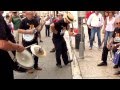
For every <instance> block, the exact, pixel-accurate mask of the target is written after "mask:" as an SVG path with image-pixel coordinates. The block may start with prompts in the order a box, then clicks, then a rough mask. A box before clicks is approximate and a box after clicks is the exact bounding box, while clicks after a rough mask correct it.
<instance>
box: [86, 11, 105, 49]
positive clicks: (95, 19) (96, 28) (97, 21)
mask: <svg viewBox="0 0 120 90" xmlns="http://www.w3.org/2000/svg"><path fill="white" fill-rule="evenodd" d="M103 23H104V18H103V16H102V14H101V13H100V12H99V11H95V12H94V13H93V14H91V15H90V17H89V18H88V21H87V25H88V27H89V28H91V38H90V48H89V50H92V47H93V40H94V37H95V33H97V37H98V49H100V48H101V33H100V30H101V28H102V26H103Z"/></svg>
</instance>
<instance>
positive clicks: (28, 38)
mask: <svg viewBox="0 0 120 90" xmlns="http://www.w3.org/2000/svg"><path fill="white" fill-rule="evenodd" d="M23 39H24V40H25V41H27V42H30V41H32V40H33V39H34V34H23Z"/></svg>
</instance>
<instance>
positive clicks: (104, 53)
mask: <svg viewBox="0 0 120 90" xmlns="http://www.w3.org/2000/svg"><path fill="white" fill-rule="evenodd" d="M108 51H109V50H108V48H107V46H104V47H103V51H102V61H103V62H105V63H106V62H107V56H108ZM112 52H113V54H114V55H115V52H117V49H114V50H112Z"/></svg>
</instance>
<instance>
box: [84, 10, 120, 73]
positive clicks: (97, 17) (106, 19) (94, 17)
mask: <svg viewBox="0 0 120 90" xmlns="http://www.w3.org/2000/svg"><path fill="white" fill-rule="evenodd" d="M86 23H87V26H88V35H89V42H90V48H89V50H92V48H93V41H94V40H95V33H97V37H98V48H99V49H102V48H103V50H102V57H101V60H102V62H101V63H100V64H98V66H107V57H108V51H112V52H113V60H117V59H118V60H117V63H114V64H115V66H114V67H113V68H118V67H119V66H120V60H119V59H120V58H119V57H116V56H118V55H119V54H118V53H117V52H118V51H119V48H118V47H119V46H120V36H119V33H120V13H119V11H105V12H104V16H103V15H102V14H101V13H100V12H99V11H88V12H87V13H86ZM101 30H102V33H103V34H104V38H103V40H102V41H101ZM114 62H116V61H114ZM119 74H120V70H119V69H118V71H117V72H116V73H115V75H119Z"/></svg>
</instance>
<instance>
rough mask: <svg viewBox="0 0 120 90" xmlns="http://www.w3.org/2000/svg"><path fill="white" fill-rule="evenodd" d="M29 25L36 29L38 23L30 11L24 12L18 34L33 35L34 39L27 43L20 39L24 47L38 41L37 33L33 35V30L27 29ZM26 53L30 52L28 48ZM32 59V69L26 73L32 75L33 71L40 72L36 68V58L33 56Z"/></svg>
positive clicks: (38, 68)
mask: <svg viewBox="0 0 120 90" xmlns="http://www.w3.org/2000/svg"><path fill="white" fill-rule="evenodd" d="M30 25H33V26H34V27H37V26H38V25H39V23H38V21H37V20H36V19H34V13H33V12H32V11H26V18H25V19H23V20H22V22H21V25H20V28H19V30H18V32H19V33H22V34H34V35H35V38H34V40H32V41H30V42H27V41H25V40H24V39H22V44H23V46H25V47H26V46H29V45H32V44H35V43H37V44H38V40H37V38H38V33H37V32H36V33H35V30H33V29H29V28H30ZM28 51H30V52H31V50H30V48H28ZM33 57H34V68H32V69H30V70H28V73H33V72H34V70H42V68H40V67H38V57H37V56H33Z"/></svg>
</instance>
